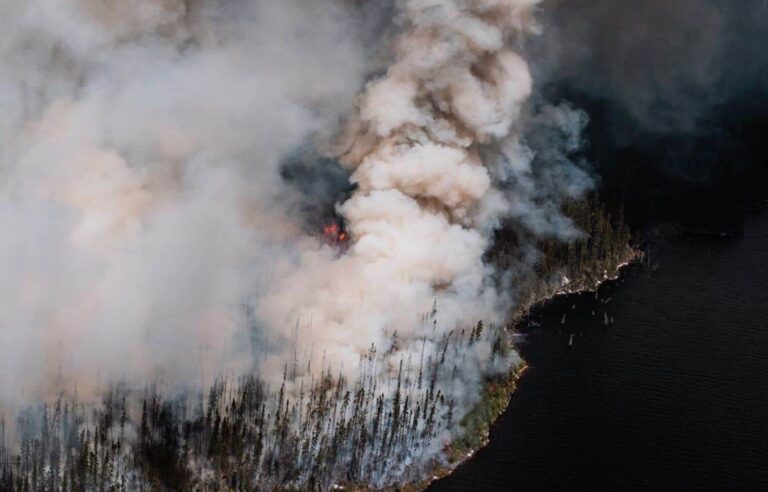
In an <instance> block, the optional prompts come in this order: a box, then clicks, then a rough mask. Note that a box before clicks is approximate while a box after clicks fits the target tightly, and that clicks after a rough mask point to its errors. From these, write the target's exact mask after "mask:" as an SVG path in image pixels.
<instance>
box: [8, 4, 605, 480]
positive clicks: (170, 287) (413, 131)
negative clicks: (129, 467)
mask: <svg viewBox="0 0 768 492" xmlns="http://www.w3.org/2000/svg"><path fill="white" fill-rule="evenodd" d="M539 3H540V2H539V0H403V1H401V2H397V3H395V4H392V3H389V2H386V3H384V4H373V3H370V2H368V3H366V2H362V3H361V2H343V3H340V2H337V1H335V0H318V1H314V2H302V1H299V0H289V1H280V2H274V1H266V0H265V1H257V2H252V1H246V0H243V1H238V0H221V1H219V2H197V1H187V2H184V1H181V0H134V1H131V2H119V1H117V0H115V1H107V2H97V1H90V0H70V1H54V0H34V1H30V2H27V3H25V4H18V3H16V2H10V1H6V2H2V3H0V8H1V9H2V14H3V16H2V19H3V20H2V21H1V23H2V26H3V27H4V28H5V31H6V32H7V33H8V34H7V35H6V36H4V37H3V40H2V41H0V64H2V67H3V70H2V71H0V97H2V98H3V104H4V106H5V107H6V108H7V112H6V115H5V116H4V117H3V119H2V125H3V127H2V133H1V135H2V136H0V138H2V141H1V142H0V143H1V145H0V149H1V150H0V152H2V153H1V154H0V173H1V179H0V226H2V229H3V231H5V232H6V234H4V235H3V236H2V237H0V258H2V268H3V271H2V275H1V276H0V296H1V297H0V322H1V323H2V330H0V351H1V352H2V353H3V354H7V356H6V357H4V358H3V359H2V360H1V361H0V401H1V402H2V403H3V406H4V407H11V408H12V406H13V405H14V404H22V403H28V402H33V401H37V400H41V399H42V400H44V399H46V398H51V397H53V396H56V395H59V394H61V393H67V392H71V391H73V390H74V389H75V388H76V390H77V391H78V394H79V396H80V397H85V398H94V397H96V396H97V395H98V394H99V391H100V390H103V388H104V387H105V386H106V385H108V384H110V383H114V382H117V381H125V382H127V383H128V385H129V386H130V387H138V388H141V387H142V386H144V385H148V384H155V383H158V384H160V386H161V387H162V388H165V389H169V390H171V391H173V390H176V389H186V388H193V389H200V388H203V387H205V386H206V385H209V384H210V382H211V381H212V380H213V379H214V378H216V377H217V376H218V375H220V374H226V375H241V374H244V373H255V374H258V376H259V377H260V378H262V379H264V380H265V381H267V382H269V383H276V384H277V385H280V384H281V379H282V380H283V382H282V385H283V386H280V387H281V392H280V394H281V398H282V394H283V393H282V391H283V389H285V390H286V391H287V392H288V395H289V396H290V397H293V398H294V400H295V399H296V397H297V395H299V396H298V398H299V399H300V398H301V397H302V396H301V395H303V393H302V389H303V388H310V387H313V386H314V385H315V383H316V381H318V380H319V379H318V377H320V376H319V375H321V374H324V375H326V376H322V377H327V375H328V374H340V375H342V376H346V378H348V380H350V381H354V380H355V378H360V377H362V376H361V372H360V371H362V370H364V371H366V373H365V375H364V377H365V378H367V381H366V383H365V384H366V385H371V387H372V388H374V391H376V392H378V393H379V394H381V395H382V396H381V398H382V399H384V398H387V399H391V400H392V401H393V402H397V401H399V400H397V399H396V398H395V397H393V395H394V394H395V392H396V391H398V392H399V391H400V381H401V380H400V376H401V374H403V371H404V372H405V374H404V375H403V378H404V381H406V383H405V385H406V387H407V388H406V389H407V391H409V392H414V391H416V390H415V389H414V386H416V383H415V381H417V380H418V390H419V391H428V396H427V397H426V399H425V400H424V405H425V406H424V409H425V410H424V412H425V415H426V408H427V407H426V404H427V402H428V401H432V402H433V407H432V408H433V411H434V408H435V407H434V405H435V403H434V401H437V400H438V399H439V400H440V401H441V402H446V403H445V407H446V408H450V410H448V412H449V413H450V417H449V416H448V415H444V416H441V418H440V420H439V422H440V423H439V424H435V423H434V422H432V418H431V417H430V419H429V420H430V423H429V424H428V425H429V426H430V427H431V426H435V425H436V426H438V429H437V431H433V429H432V428H430V430H429V433H427V432H425V433H424V435H427V434H430V435H432V434H434V435H437V436H438V437H439V439H434V440H433V441H430V442H427V444H426V446H427V448H426V449H416V448H414V449H410V450H409V453H411V454H412V455H408V456H405V457H404V458H403V460H402V465H401V466H403V467H406V466H410V465H412V464H413V463H420V462H422V461H426V460H429V459H431V458H433V457H434V456H435V455H437V454H439V453H440V451H441V449H442V446H443V445H444V442H448V441H450V439H451V438H452V437H453V436H455V434H456V432H457V429H456V428H455V426H450V423H451V422H457V421H460V419H461V417H462V416H463V415H464V414H465V413H466V412H467V411H469V410H470V409H471V408H472V406H473V405H474V404H475V403H476V402H477V400H478V398H479V396H480V390H481V388H482V384H483V381H484V380H485V378H486V377H487V376H489V375H492V374H496V373H499V372H501V371H508V370H510V368H511V367H512V366H513V365H514V364H515V363H517V362H518V361H519V358H518V356H517V354H515V353H514V352H513V351H507V350H502V349H501V348H500V347H501V342H500V340H501V337H502V335H497V334H498V333H501V332H496V331H493V330H492V328H489V329H488V330H487V331H486V332H485V333H486V335H485V336H483V337H481V336H480V333H481V332H482V330H480V329H479V328H478V329H477V331H475V328H474V327H475V326H477V323H478V321H479V320H483V321H484V322H485V323H486V325H494V324H495V325H496V326H499V325H503V323H504V322H505V321H506V316H507V315H508V313H509V310H510V308H511V307H512V306H513V301H514V299H515V292H514V289H515V287H516V286H515V285H511V284H510V283H509V282H508V281H505V279H507V280H508V279H510V278H521V277H523V276H524V275H518V276H515V275H507V274H503V272H496V271H494V270H493V268H492V267H491V266H489V265H487V264H486V263H485V262H484V255H485V253H486V252H487V251H488V249H489V248H490V246H491V245H492V240H493V237H494V232H495V230H496V229H497V228H498V227H499V226H500V225H501V224H502V223H506V224H507V225H509V224H513V225H514V227H515V228H516V229H517V230H519V231H521V237H523V236H525V239H521V250H522V253H521V254H520V257H521V258H523V260H521V261H520V262H519V265H518V266H519V268H527V269H530V268H532V266H533V265H534V263H535V261H536V252H535V247H534V245H535V241H536V239H538V238H543V237H545V238H556V239H565V240H567V239H572V238H574V237H577V236H578V235H579V234H580V232H579V231H578V230H577V229H576V228H575V227H574V226H573V224H572V223H571V222H570V220H569V219H567V218H565V217H564V216H562V214H561V213H560V205H561V204H562V202H563V201H564V200H568V199H574V198H578V197H580V196H581V195H583V193H584V192H586V191H587V190H589V189H591V188H592V187H593V186H594V182H593V179H592V178H591V176H590V173H589V172H588V171H587V170H586V166H584V165H582V164H581V163H578V162H573V161H572V156H573V155H574V154H575V153H577V152H578V151H579V150H580V149H581V147H582V139H581V137H580V135H581V132H582V131H583V129H584V127H585V125H586V122H587V117H586V115H585V114H584V113H583V112H582V111H580V110H578V109H576V108H573V107H571V106H569V105H568V104H559V105H551V104H546V103H545V102H543V100H542V99H540V98H535V99H534V101H533V103H531V102H530V98H531V96H532V94H533V91H534V88H535V81H534V79H533V78H532V75H531V70H530V68H529V62H528V61H526V59H525V56H526V53H527V49H526V44H525V39H526V38H527V37H528V36H529V35H530V34H531V33H534V32H536V31H538V30H539V26H538V25H537V23H536V16H535V14H536V12H537V9H538V7H539ZM392 16H394V19H395V20H394V22H390V21H389V20H388V19H389V18H390V17H392ZM334 201H335V207H334V208H333V209H331V206H332V204H334ZM331 213H333V214H335V215H337V216H338V217H339V218H340V219H341V220H343V222H344V226H345V230H344V234H346V235H347V236H348V237H349V239H348V241H345V242H344V246H343V247H341V248H339V247H334V246H329V245H328V244H325V242H324V241H323V240H322V239H320V238H319V237H318V235H319V234H318V232H319V230H320V229H321V224H317V223H316V221H317V220H318V219H319V218H322V217H323V216H324V215H328V214H331ZM313 228H314V229H315V230H313ZM335 239H337V238H334V241H333V242H335ZM523 241H525V242H524V243H523ZM470 330H471V331H472V335H470ZM489 333H490V334H489ZM452 341H453V343H452ZM449 346H450V347H451V348H450V353H448V352H449ZM371 354H374V355H371ZM376 354H377V355H376ZM446 358H448V359H449V360H448V362H446ZM364 359H365V361H366V362H365V364H367V365H361V361H363V360H364ZM444 365H445V366H446V367H448V369H447V370H445V371H443V372H440V371H439V369H440V368H441V367H443V366H444ZM289 367H290V369H289ZM363 367H364V369H361V368H363ZM422 368H424V371H430V372H431V376H430V377H431V380H432V383H431V384H432V385H437V388H432V387H430V388H429V390H426V389H424V390H423V389H422V388H423V387H422ZM417 372H418V376H417V375H416V373H417ZM289 374H290V375H289ZM395 380H396V381H397V385H396V386H395V385H394V384H393V381H395ZM371 381H372V382H373V383H372V384H371ZM395 388H397V389H395ZM435 391H436V392H435ZM409 394H410V393H409ZM436 395H439V396H436ZM382 401H383V400H382ZM393 404H394V405H398V403H393ZM398 408H399V407H398ZM5 409H7V408H5ZM0 410H3V408H0ZM417 413H418V410H417ZM452 419H453V420H452ZM414 422H417V421H416V420H414ZM419 425H427V424H419ZM440 426H442V427H440ZM397 473H398V469H397V467H395V466H393V467H392V468H391V469H390V470H389V475H387V476H383V477H378V478H377V479H379V480H382V482H381V483H385V482H386V481H392V480H394V479H395V478H396V477H397Z"/></svg>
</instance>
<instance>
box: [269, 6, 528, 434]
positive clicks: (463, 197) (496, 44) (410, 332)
mask: <svg viewBox="0 0 768 492" xmlns="http://www.w3.org/2000/svg"><path fill="white" fill-rule="evenodd" d="M538 3H539V2H538V0H439V1H438V0H406V1H403V2H400V4H399V10H398V15H399V16H400V17H399V18H400V19H401V21H402V32H401V34H399V35H398V37H397V39H396V57H395V60H394V62H393V63H392V64H391V65H390V66H389V68H388V69H387V71H386V74H385V75H384V76H382V77H381V78H378V79H376V80H373V81H371V82H370V83H369V84H368V85H367V87H366V90H365V92H364V93H363V94H362V95H361V97H360V99H359V115H358V116H357V117H356V118H354V119H353V121H352V122H351V123H350V125H349V126H348V128H347V132H346V135H345V138H344V144H343V145H342V147H343V150H342V151H341V152H340V155H341V156H342V157H341V160H342V162H343V164H344V165H345V166H347V167H348V168H349V169H351V170H353V174H352V181H353V182H354V183H355V184H356V185H357V189H356V190H355V192H354V194H353V195H352V197H351V198H350V199H349V200H348V201H346V202H345V203H343V204H342V205H340V206H339V208H338V211H339V213H340V214H341V215H342V216H343V217H344V219H345V220H346V226H347V228H348V231H349V233H350V234H351V245H350V248H349V250H348V252H347V253H346V254H345V255H343V256H341V257H339V258H338V259H334V257H333V254H332V252H330V251H327V250H324V251H320V252H317V253H307V254H306V255H305V256H304V257H303V258H302V259H301V261H300V262H299V263H298V264H297V265H294V267H293V268H295V270H294V271H293V273H292V274H291V273H287V274H286V278H285V279H283V280H282V281H281V282H280V284H279V285H278V286H276V291H275V293H274V295H272V296H269V297H267V298H266V299H265V300H264V301H263V302H262V303H261V305H260V310H259V313H260V315H261V317H262V319H263V320H265V323H266V324H267V325H269V326H272V327H273V330H274V331H275V332H276V333H278V334H279V333H281V332H282V333H285V331H286V330H285V327H287V326H292V325H293V324H294V323H296V322H297V320H300V322H299V326H298V330H299V334H298V340H299V341H300V343H301V344H302V345H303V347H304V349H305V350H307V351H309V352H311V353H312V354H313V355H314V356H315V358H316V359H320V357H321V356H322V357H323V360H325V361H326V365H330V366H332V367H333V368H334V370H337V371H343V372H344V373H346V374H348V375H350V377H354V371H355V369H356V367H357V361H358V359H359V357H360V354H362V353H364V352H365V351H366V350H368V349H369V348H370V347H371V345H372V344H373V345H375V346H376V347H377V348H378V350H379V351H380V353H382V352H385V353H386V354H390V355H388V357H387V356H385V358H386V359H387V360H386V362H387V363H385V364H384V365H383V367H379V369H380V370H381V376H380V377H381V378H382V380H383V381H386V378H387V376H390V377H391V375H392V374H393V373H395V372H396V371H397V370H398V367H399V362H400V361H401V360H405V361H408V360H414V361H416V363H418V362H419V360H420V359H425V358H427V357H437V356H438V354H439V352H440V349H441V347H440V340H443V339H444V337H445V336H447V335H448V334H449V333H451V332H453V333H454V334H455V336H459V335H458V334H459V333H460V332H461V331H462V330H465V331H466V333H467V334H468V333H469V330H470V329H471V328H472V326H474V325H475V324H476V323H477V322H478V320H481V319H483V320H485V322H486V323H488V322H497V323H498V322H500V321H503V319H504V317H505V315H506V314H507V313H506V310H505V304H504V302H503V300H502V299H500V298H502V297H503V296H499V295H498V294H497V292H496V291H495V289H494V287H493V286H492V283H491V282H490V277H491V273H492V272H491V271H490V269H489V267H487V266H486V265H484V264H483V254H484V252H485V251H486V249H487V248H488V246H489V236H490V233H491V231H492V230H493V228H494V227H495V226H496V225H498V221H499V219H500V218H501V217H503V216H504V214H505V213H507V212H509V210H510V209H509V203H508V201H507V200H506V199H505V198H504V197H503V196H502V194H500V193H499V192H498V191H496V190H495V189H494V188H493V187H492V179H491V175H490V173H489V171H488V169H487V168H486V167H485V166H484V163H483V162H482V159H481V157H480V153H479V147H480V146H481V145H483V144H487V143H490V142H491V141H493V140H496V139H502V138H504V137H507V136H508V135H509V134H510V132H511V131H512V129H513V128H514V126H515V122H516V121H517V120H518V118H519V116H520V113H521V106H522V105H523V103H524V102H525V101H526V99H527V98H528V96H529V95H530V93H531V88H532V81H531V76H530V73H529V70H528V66H527V64H526V62H525V60H524V59H523V58H521V57H520V56H519V55H518V54H517V53H515V52H514V51H512V50H511V49H510V48H509V46H511V44H512V42H513V41H514V40H515V38H516V37H519V36H522V35H524V34H525V33H526V32H528V31H531V30H533V29H535V24H534V23H533V13H534V9H535V7H536V5H537V4H538ZM435 304H436V306H437V318H438V322H437V323H436V324H435V325H432V324H431V323H426V324H425V323H420V322H419V316H420V315H421V314H423V313H429V312H430V311H431V309H432V307H433V305H435ZM395 339H396V340H397V342H396V346H397V350H394V351H393V350H391V348H392V345H393V340H395ZM423 346H425V347H426V348H425V351H426V355H424V356H423V357H422V356H421V353H422V352H421V351H422V347H423ZM490 353H491V346H490V344H489V343H479V344H475V345H473V346H472V347H471V348H468V349H467V352H466V353H464V354H460V356H459V358H458V359H457V360H454V361H451V365H453V366H457V371H454V372H455V373H456V374H457V375H456V376H455V378H454V379H453V380H451V381H449V382H448V383H446V384H447V385H448V387H446V388H443V391H444V393H445V394H446V395H447V397H448V398H451V399H454V400H455V402H456V403H457V408H458V410H457V412H459V413H461V412H466V411H467V410H468V409H469V408H470V407H471V405H472V404H473V403H474V402H476V401H477V398H478V395H479V392H480V385H481V384H482V380H483V377H484V376H485V375H487V374H488V373H490V372H493V371H498V370H499V367H498V366H495V365H493V364H490V362H489V361H490V359H491V357H490ZM513 362H514V357H513V360H510V361H508V363H513ZM284 363H285V360H284V356H283V355H282V354H277V355H275V356H273V357H271V358H269V359H268V360H267V361H266V362H265V363H264V366H263V367H265V368H268V370H266V371H265V372H266V373H268V374H274V373H279V372H280V371H278V370H277V369H278V368H279V367H280V366H281V365H282V364H284ZM508 368H509V365H507V366H505V367H503V368H502V370H507V369H508ZM391 389H392V390H394V388H391ZM452 431H455V429H453V430H452Z"/></svg>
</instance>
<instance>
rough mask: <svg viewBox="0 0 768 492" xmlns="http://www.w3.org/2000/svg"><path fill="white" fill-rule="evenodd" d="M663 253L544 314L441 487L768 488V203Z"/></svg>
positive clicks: (665, 248) (528, 331)
mask: <svg viewBox="0 0 768 492" xmlns="http://www.w3.org/2000/svg"><path fill="white" fill-rule="evenodd" d="M654 260H655V261H657V262H658V267H657V268H656V269H655V270H653V269H634V270H632V271H629V272H627V273H626V274H625V275H624V276H623V277H622V279H621V280H620V281H619V282H617V283H615V284H614V285H610V286H605V287H604V288H602V289H601V291H600V293H599V298H597V299H596V298H595V295H594V294H591V295H581V296H577V297H571V298H569V299H561V300H558V301H557V302H553V303H551V304H549V305H548V306H546V307H544V308H542V309H540V310H539V312H537V313H535V314H534V320H535V321H536V322H537V323H539V324H540V326H535V325H531V326H529V327H528V328H526V332H525V333H526V337H525V340H524V342H523V343H522V344H521V346H520V350H521V351H522V353H523V354H524V356H525V358H526V360H528V361H529V363H530V365H531V370H530V371H529V372H527V373H526V375H525V376H524V377H523V380H522V381H521V385H520V388H519V391H518V393H517V394H516V395H515V396H514V397H513V400H512V402H511V404H510V406H509V408H508V409H507V411H506V413H505V414H504V416H503V417H502V418H501V420H500V421H499V422H498V423H497V425H496V426H495V428H494V429H493V430H492V432H491V443H490V445H489V446H488V447H487V448H485V449H483V450H482V451H480V452H479V453H478V454H477V455H476V456H475V457H474V458H473V459H472V460H470V461H469V462H468V463H467V464H465V465H464V466H462V467H461V468H460V469H459V470H457V471H456V473H455V474H454V475H452V476H450V477H448V478H446V479H444V480H442V481H439V482H437V483H435V484H434V485H433V486H432V487H431V490H433V491H448V490H522V491H527V490H531V491H539V490H566V489H567V490H574V489H575V490H642V491H647V490H736V491H742V490H768V214H765V213H764V214H762V215H761V216H758V217H753V218H750V219H749V220H748V221H747V224H746V227H745V231H744V235H743V236H741V237H737V238H735V239H701V238H696V239H688V240H680V241H675V242H674V243H672V244H666V245H663V246H660V247H659V251H658V254H657V257H656V258H655V259H654ZM593 311H594V315H593V314H592V313H593ZM606 314H607V316H608V318H609V320H610V318H613V320H614V322H613V323H612V324H609V325H608V326H605V324H604V320H605V315H606ZM563 315H565V323H563ZM571 335H573V344H572V346H569V340H570V339H571Z"/></svg>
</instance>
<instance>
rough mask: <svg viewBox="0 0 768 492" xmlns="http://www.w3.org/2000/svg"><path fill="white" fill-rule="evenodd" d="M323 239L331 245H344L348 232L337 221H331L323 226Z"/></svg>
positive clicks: (342, 246)
mask: <svg viewBox="0 0 768 492" xmlns="http://www.w3.org/2000/svg"><path fill="white" fill-rule="evenodd" d="M323 239H325V242H326V243H328V244H330V245H331V246H339V247H341V248H344V247H346V244H347V241H348V240H349V234H347V231H345V230H344V228H342V227H341V225H339V224H338V223H337V222H331V223H330V224H326V225H324V226H323Z"/></svg>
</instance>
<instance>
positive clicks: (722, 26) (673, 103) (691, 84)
mask: <svg viewBox="0 0 768 492" xmlns="http://www.w3.org/2000/svg"><path fill="white" fill-rule="evenodd" d="M542 18H543V21H542V22H543V24H544V34H543V35H542V36H540V37H539V38H538V39H537V40H534V43H533V45H534V46H532V50H533V52H535V53H536V55H535V57H536V58H537V59H538V60H540V61H541V62H543V63H540V64H538V65H537V66H536V67H535V69H536V70H537V72H538V73H537V79H538V80H539V81H540V82H546V83H548V84H549V85H554V86H557V87H559V88H567V90H569V91H575V92H576V93H578V94H582V95H586V96H587V97H589V98H591V99H592V100H594V101H596V102H601V103H604V104H606V105H607V106H608V107H609V108H610V110H609V111H610V112H611V114H613V115H615V116H614V117H613V119H612V120H611V124H612V125H613V127H614V128H612V130H613V131H614V132H615V133H616V134H617V135H619V137H618V138H622V136H623V138H633V137H632V135H633V134H634V133H636V132H638V131H639V132H643V133H646V134H651V135H654V134H655V135H660V134H691V133H697V132H703V131H708V130H709V129H710V128H711V127H712V126H713V125H712V124H713V118H714V116H715V114H714V112H715V111H716V110H717V108H718V107H719V106H721V105H724V104H729V103H733V102H734V101H739V100H744V99H745V98H751V97H754V96H755V95H758V96H759V97H760V98H762V100H764V99H765V95H766V92H765V87H766V82H768V58H767V57H765V55H764V53H763V47H764V46H765V43H766V42H767V41H768V22H766V21H768V7H767V6H766V3H765V2H764V1H762V0H744V1H738V2H732V1H725V0H675V1H670V0H645V1H633V0H568V1H564V0H563V1H560V0H555V1H551V2H547V3H546V4H545V7H544V12H543V15H542Z"/></svg>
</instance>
